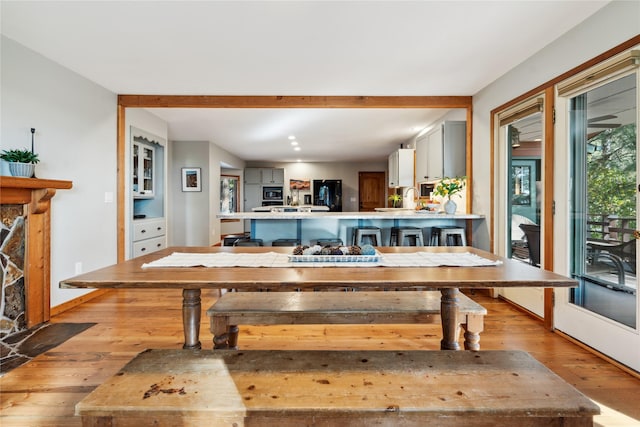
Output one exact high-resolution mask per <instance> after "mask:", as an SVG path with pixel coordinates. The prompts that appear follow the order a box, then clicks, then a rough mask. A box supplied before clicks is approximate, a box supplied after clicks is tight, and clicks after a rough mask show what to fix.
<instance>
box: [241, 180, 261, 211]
mask: <svg viewBox="0 0 640 427" xmlns="http://www.w3.org/2000/svg"><path fill="white" fill-rule="evenodd" d="M259 206H262V185H261V184H250V183H245V184H244V210H245V211H247V212H249V211H251V209H253V208H257V207H259Z"/></svg>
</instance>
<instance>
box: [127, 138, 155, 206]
mask: <svg viewBox="0 0 640 427" xmlns="http://www.w3.org/2000/svg"><path fill="white" fill-rule="evenodd" d="M132 150H133V152H132V161H131V175H132V177H133V182H132V184H133V187H132V189H131V190H132V192H133V197H134V198H136V199H145V198H146V199H148V198H152V197H154V190H155V188H154V179H155V176H154V166H155V165H154V158H155V149H154V147H152V146H150V145H146V144H143V143H138V142H134V143H133V144H132Z"/></svg>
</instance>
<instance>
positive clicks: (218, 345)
mask: <svg viewBox="0 0 640 427" xmlns="http://www.w3.org/2000/svg"><path fill="white" fill-rule="evenodd" d="M227 321H228V318H227V317H212V318H211V319H210V325H211V333H212V334H213V349H214V350H219V349H224V348H229V334H228V331H227V329H228V324H227Z"/></svg>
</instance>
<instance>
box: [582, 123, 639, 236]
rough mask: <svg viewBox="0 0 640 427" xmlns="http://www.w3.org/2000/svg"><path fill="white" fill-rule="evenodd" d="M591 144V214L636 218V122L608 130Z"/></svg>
mask: <svg viewBox="0 0 640 427" xmlns="http://www.w3.org/2000/svg"><path fill="white" fill-rule="evenodd" d="M588 144H589V145H588V147H590V148H591V149H592V150H593V153H591V154H588V155H587V181H588V209H589V214H590V215H594V214H605V215H617V216H619V217H626V218H629V217H632V218H635V216H636V125H635V124H630V125H625V126H620V127H618V128H614V129H607V130H605V131H603V132H601V133H599V134H598V135H596V136H594V137H593V138H591V139H590V140H589V141H588ZM633 224H634V225H633V226H634V227H635V221H634V222H633Z"/></svg>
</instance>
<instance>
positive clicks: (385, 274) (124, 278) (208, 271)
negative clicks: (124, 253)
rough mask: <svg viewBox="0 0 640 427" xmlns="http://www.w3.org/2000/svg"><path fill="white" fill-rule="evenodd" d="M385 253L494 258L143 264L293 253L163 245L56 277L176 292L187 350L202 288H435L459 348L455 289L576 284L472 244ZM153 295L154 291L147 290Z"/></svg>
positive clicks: (449, 343)
mask: <svg viewBox="0 0 640 427" xmlns="http://www.w3.org/2000/svg"><path fill="white" fill-rule="evenodd" d="M376 249H377V250H378V252H379V253H380V254H381V256H382V257H384V254H385V253H400V254H402V253H407V254H409V253H411V252H444V253H459V254H463V253H471V254H475V255H478V256H480V257H482V258H485V259H489V260H493V261H500V262H499V263H498V264H497V265H492V266H474V267H459V266H455V267H452V266H438V267H394V266H376V265H373V266H367V267H362V266H359V267H353V266H331V267H329V266H324V267H318V266H316V267H309V266H301V265H297V264H296V263H290V265H287V266H286V267H273V268H272V267H201V266H196V267H157V268H155V267H154V268H143V267H142V266H143V264H147V263H150V262H152V261H154V260H158V259H161V258H164V257H166V256H168V255H171V254H173V253H217V252H246V253H256V252H280V253H287V254H291V251H292V248H290V247H229V246H222V247H220V246H218V247H169V248H166V249H163V250H160V251H158V252H154V253H152V254H148V255H145V256H142V257H138V258H134V259H130V260H127V261H124V262H120V263H117V264H114V265H111V266H108V267H105V268H101V269H98V270H95V271H91V272H88V273H84V274H81V275H78V276H75V277H72V278H69V279H66V280H62V281H61V282H60V287H61V288H66V289H77V288H96V289H124V288H128V289H174V288H177V289H182V297H183V298H182V318H183V319H182V320H183V328H184V338H185V342H184V346H183V348H185V349H197V348H201V344H200V340H199V335H200V320H201V311H202V308H201V298H200V297H201V291H202V289H236V290H239V291H257V290H270V291H292V290H316V291H317V290H320V291H322V290H332V289H336V288H340V289H344V288H354V289H358V290H367V291H373V290H380V291H382V290H390V289H391V290H397V291H402V290H425V289H438V290H440V292H441V319H442V320H441V322H442V341H441V345H440V347H441V349H443V350H458V349H459V344H458V342H457V336H456V331H457V329H458V325H459V321H458V305H457V304H458V300H457V296H458V295H459V294H458V293H459V291H460V289H486V288H512V287H547V288H555V287H576V286H577V285H578V283H577V282H576V281H575V280H572V279H570V278H568V277H565V276H562V275H560V274H556V273H553V272H551V271H547V270H543V269H540V268H536V267H533V266H531V265H528V264H525V263H523V262H520V261H516V260H511V259H507V258H502V257H499V256H497V255H494V254H492V253H490V252H487V251H483V250H480V249H476V248H473V247H415V246H413V247H377V248H376ZM150 297H152V295H150Z"/></svg>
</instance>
